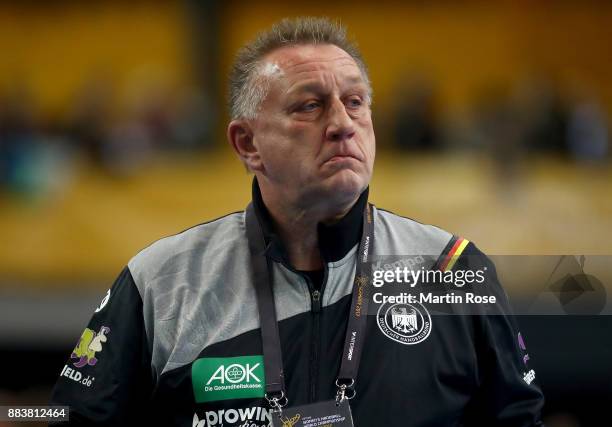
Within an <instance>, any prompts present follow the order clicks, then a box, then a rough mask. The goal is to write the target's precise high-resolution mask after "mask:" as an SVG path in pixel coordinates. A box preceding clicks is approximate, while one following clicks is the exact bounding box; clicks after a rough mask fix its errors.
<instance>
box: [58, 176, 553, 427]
mask: <svg viewBox="0 0 612 427" xmlns="http://www.w3.org/2000/svg"><path fill="white" fill-rule="evenodd" d="M365 203H367V190H366V191H365V192H364V194H362V196H361V197H360V199H359V201H358V202H357V203H356V205H355V206H354V207H353V209H352V210H351V211H350V212H349V213H348V214H347V215H346V217H344V218H343V219H342V220H341V221H340V222H339V223H337V224H335V225H333V226H324V225H320V226H319V241H320V246H321V254H322V256H323V258H324V260H325V268H324V277H323V283H322V286H321V289H320V290H317V289H315V287H314V286H313V283H312V282H311V279H310V277H309V276H308V275H307V274H304V273H302V272H298V271H295V270H294V269H293V268H292V267H291V265H290V264H289V263H288V261H287V259H286V256H285V252H284V250H283V246H282V244H281V242H280V239H279V238H278V236H277V235H276V234H275V233H274V230H273V227H272V224H271V221H270V219H269V217H268V214H267V210H266V208H265V206H264V204H263V202H262V200H261V195H260V194H259V190H258V188H257V186H256V185H254V192H253V204H254V206H255V211H256V212H257V215H258V217H259V219H260V222H261V223H262V228H263V231H264V235H265V236H266V240H267V243H268V250H267V256H269V257H270V258H271V259H272V260H273V262H272V266H273V267H272V268H273V273H272V274H273V275H272V277H273V291H274V299H275V303H276V311H277V319H278V322H279V330H280V338H281V347H282V354H283V364H284V372H285V383H286V388H287V394H288V399H289V402H290V405H301V404H304V403H308V402H314V401H319V400H328V399H333V398H334V397H335V392H336V388H335V385H334V381H335V379H336V376H337V375H338V370H339V366H340V359H341V352H342V346H343V344H344V337H345V331H346V324H347V317H348V311H349V309H350V304H351V292H352V287H353V279H354V275H355V262H356V252H357V244H358V242H359V237H360V233H361V222H362V217H361V213H362V212H363V208H364V206H365ZM373 215H374V224H375V229H374V233H375V245H374V254H375V256H378V257H384V256H391V255H393V256H397V255H401V256H417V257H418V259H422V260H428V259H431V260H432V261H431V262H427V261H426V262H425V263H424V264H423V265H421V266H419V267H422V266H424V265H425V264H427V265H426V267H427V268H429V269H435V268H440V266H441V263H443V262H445V261H444V260H446V262H448V261H449V257H448V255H449V253H450V252H451V251H453V250H455V249H456V248H457V246H458V238H457V237H455V236H453V235H451V234H449V233H447V232H446V231H443V230H441V229H439V228H437V227H434V226H430V225H423V224H420V223H418V222H415V221H413V220H411V219H407V218H403V217H400V216H397V215H395V214H392V213H390V212H387V211H384V210H382V209H377V208H374V209H373ZM465 242H467V241H465ZM463 246H464V247H463V248H462V253H461V254H460V255H459V256H457V257H455V258H456V259H453V264H454V265H453V267H452V268H453V269H461V268H464V269H465V268H471V269H474V268H482V267H487V268H488V270H489V273H490V274H488V275H487V283H486V286H487V288H488V291H489V293H494V294H495V295H497V296H498V303H497V304H495V305H494V306H493V308H483V309H482V310H483V311H482V312H481V313H463V314H461V313H459V311H460V309H457V310H455V309H453V308H451V312H452V314H449V311H447V312H446V313H442V312H444V310H441V311H440V310H439V307H438V308H436V307H433V305H432V306H429V304H428V303H427V302H425V303H423V304H422V305H416V304H413V305H412V306H410V307H416V311H419V313H418V314H419V315H420V316H419V317H418V319H417V320H415V321H414V322H406V321H405V320H406V319H408V317H406V316H404V317H403V318H401V317H398V318H397V319H400V321H399V323H398V322H396V321H391V317H390V316H392V315H393V314H404V315H406V314H407V313H409V310H408V309H405V310H404V309H402V308H401V306H398V307H399V310H395V311H393V307H385V308H381V307H378V308H377V306H376V304H374V303H373V302H370V307H371V310H369V313H370V314H372V315H371V316H369V317H368V326H367V338H366V343H365V348H364V350H363V354H362V359H361V364H360V368H359V375H358V378H357V382H356V392H357V394H356V397H355V398H354V399H353V400H351V402H350V405H351V408H352V412H353V418H354V421H355V425H356V426H357V427H370V426H398V427H399V426H402V427H404V426H462V425H466V426H472V425H474V426H479V425H488V426H515V427H519V426H533V425H540V423H539V415H540V410H541V408H542V405H543V396H542V393H541V391H540V389H539V388H538V386H537V385H536V383H535V381H533V370H530V369H529V368H528V366H527V365H526V362H524V360H525V361H526V360H527V358H525V353H524V341H522V338H521V337H520V334H519V331H518V329H517V327H516V324H515V321H514V319H513V317H512V316H511V315H510V313H509V306H508V302H507V299H506V296H505V294H504V292H503V290H502V289H501V287H500V285H499V283H498V282H497V279H496V277H495V269H494V266H493V265H492V264H491V263H490V261H489V260H488V259H487V258H486V257H485V256H484V255H483V254H482V253H481V252H480V251H479V250H478V249H477V248H476V247H475V246H474V245H473V244H472V243H468V244H467V245H466V243H463ZM249 256H250V255H249V250H248V245H247V238H246V233H245V215H244V212H237V213H233V214H230V215H227V216H224V217H222V218H219V219H217V220H214V221H212V222H208V223H205V224H201V225H198V226H195V227H193V228H190V229H188V230H186V231H184V232H182V233H180V234H177V235H175V236H171V237H167V238H164V239H161V240H159V241H157V242H156V243H154V244H152V245H151V246H149V247H147V248H146V249H144V250H142V251H141V252H140V253H139V254H137V255H136V256H135V257H134V258H132V260H130V262H129V263H128V266H127V267H126V268H125V269H124V270H123V271H122V272H121V274H120V275H119V277H118V279H117V280H116V282H115V283H114V284H113V286H112V288H111V289H110V291H109V293H108V294H107V296H106V297H105V298H104V300H103V301H102V303H101V304H100V307H98V309H97V310H96V312H95V313H94V315H93V317H92V319H91V321H90V322H89V324H88V326H87V328H86V329H85V331H84V332H83V335H82V336H81V338H80V339H79V342H78V343H77V345H76V347H75V349H74V350H73V352H72V354H71V355H70V358H69V359H68V361H67V362H66V365H65V366H64V368H63V370H62V372H61V375H60V377H59V380H58V382H57V384H56V386H55V388H54V390H53V394H52V399H51V403H52V404H62V405H69V406H70V407H71V413H70V417H71V421H70V424H71V425H112V426H120V425H165V426H181V427H212V426H245V427H259V426H267V425H269V424H268V423H269V420H270V416H271V414H270V411H269V408H268V406H267V404H266V401H265V399H264V397H263V396H264V390H265V387H264V384H263V382H264V365H263V358H262V344H261V337H260V329H259V312H258V308H257V303H256V298H255V291H254V287H253V283H252V279H251V272H250V262H249ZM421 256H422V257H421ZM427 256H429V258H428V257H427ZM380 259H384V258H380ZM468 260H470V261H469V262H468ZM474 260H475V261H474ZM475 263H476V264H478V263H480V265H474V264H475ZM468 264H470V265H468ZM455 293H457V292H455ZM379 305H380V304H379ZM383 305H384V304H383ZM410 307H408V308H410ZM483 307H486V305H485V306H483ZM381 313H383V314H381ZM389 313H391V314H390V315H388V314H389ZM411 313H415V311H412V312H411ZM401 319H404V321H403V323H402V320H401ZM427 319H429V322H426V320H427ZM394 323H398V324H395V328H394ZM425 323H427V325H425ZM425 327H426V328H427V330H425V329H424V328H425ZM407 328H408V329H418V330H413V331H412V332H407V331H408V329H407Z"/></svg>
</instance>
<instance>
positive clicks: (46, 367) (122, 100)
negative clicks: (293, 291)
mask: <svg viewBox="0 0 612 427" xmlns="http://www.w3.org/2000/svg"><path fill="white" fill-rule="evenodd" d="M296 15H318V16H320V15H325V16H328V17H331V18H335V19H340V20H341V21H342V22H343V23H344V24H346V25H347V26H348V28H349V32H350V34H351V36H352V38H354V39H356V40H357V42H358V44H359V46H360V48H361V49H362V51H363V54H364V56H365V58H366V61H367V62H368V64H369V67H370V73H371V79H372V82H373V87H374V105H373V110H374V120H375V127H376V135H377V144H378V157H377V163H376V167H375V175H374V179H373V182H372V186H371V200H372V201H373V202H374V203H375V204H377V205H379V206H382V207H385V208H386V209H389V210H392V211H395V212H396V213H398V214H401V215H405V216H409V217H411V218H414V219H417V220H419V221H421V222H426V223H432V224H435V225H438V226H440V227H442V228H445V229H447V230H449V231H452V232H454V233H456V234H460V235H462V236H465V237H467V238H469V239H470V240H472V241H475V242H476V243H477V244H478V245H479V247H480V248H481V249H482V250H483V251H485V252H486V253H489V254H500V255H509V254H532V255H537V254H581V255H584V254H587V255H588V254H590V255H604V254H612V243H611V242H612V168H611V162H610V159H611V156H610V151H611V147H610V123H612V85H611V84H610V79H611V76H612V55H610V48H609V46H610V44H611V43H612V4H611V3H607V2H596V1H586V2H584V1H577V0H576V1H561V2H552V1H535V0H533V1H529V0H523V1H512V2H511V1H498V2H478V1H457V2H449V1H442V0H439V1H431V2H420V1H408V2H404V3H399V2H391V1H384V0H383V1H378V2H372V3H370V4H368V3H365V2H363V3H361V2H349V1H338V2H334V3H333V5H327V4H325V3H324V2H322V1H311V2H308V4H299V3H295V4H292V2H275V1H261V2H257V3H255V2H239V1H225V2H220V1H212V0H203V1H187V0H184V1H161V0H160V1H155V0H146V1H145V0H137V1H131V2H119V1H110V0H109V1H104V2H102V1H90V2H77V1H72V0H60V1H54V2H38V1H33V0H27V1H19V2H17V1H14V2H11V1H1V2H0V243H1V244H0V354H1V357H0V366H2V367H1V368H0V404H28V403H29V404H36V403H44V402H46V401H47V398H48V394H49V390H50V387H51V386H52V384H53V383H54V381H55V379H56V378H57V375H58V374H59V372H60V370H61V368H62V366H63V362H64V360H65V359H66V358H67V357H68V356H69V352H70V350H71V349H72V347H73V346H74V344H75V342H76V341H77V339H78V337H79V336H80V333H81V331H82V329H83V327H84V326H85V324H86V322H87V321H88V319H89V318H90V316H91V315H92V313H93V309H94V308H95V307H96V306H97V304H98V303H99V301H100V300H101V298H102V297H103V296H104V294H105V292H106V289H107V288H108V287H109V286H110V284H111V283H112V281H113V280H114V278H115V276H116V275H117V274H118V273H119V272H120V271H121V269H122V267H123V266H124V265H125V264H126V263H127V261H128V260H129V259H130V257H131V256H133V255H134V254H135V253H136V252H138V251H139V250H140V249H141V248H143V247H145V246H147V245H148V244H150V243H151V242H152V241H154V240H156V239H158V238H160V237H163V236H166V235H169V234H174V233H176V232H178V231H180V230H182V229H185V228H187V227H190V226H192V225H194V224H197V223H201V222H204V221H207V220H210V219H212V218H215V217H218V216H221V215H223V214H225V213H227V212H232V211H236V210H242V209H243V208H244V207H245V206H246V204H247V203H248V201H249V199H250V191H249V189H250V181H251V177H250V176H248V175H247V174H246V173H245V172H244V169H243V168H242V166H241V164H240V163H239V161H238V160H237V159H236V158H235V157H234V155H233V154H232V153H231V152H230V150H229V146H228V144H227V142H226V140H225V126H226V124H227V108H226V97H225V94H226V89H225V88H226V83H227V75H228V70H229V67H230V63H231V61H232V58H233V56H234V54H235V53H236V51H237V49H238V48H239V47H240V46H241V45H242V44H243V43H244V42H246V41H247V40H249V39H251V38H252V37H253V36H254V35H255V34H256V33H257V32H258V31H259V30H261V29H264V28H266V27H268V26H269V25H270V24H272V23H273V22H275V21H276V20H278V19H280V18H282V17H285V16H296ZM511 291H512V289H509V292H510V293H511ZM610 317H612V316H581V317H580V318H579V319H577V318H571V317H568V316H565V317H564V318H556V317H554V316H547V317H545V318H538V317H530V316H520V319H519V322H520V324H521V328H522V329H523V332H524V333H523V335H524V336H525V337H526V341H527V345H528V347H529V349H530V353H531V355H532V360H533V363H534V365H535V368H536V372H537V373H538V380H539V381H540V383H541V384H542V386H543V388H544V391H545V393H546V396H547V398H548V402H547V407H546V415H547V420H548V424H549V425H551V426H587V425H596V421H595V420H597V419H598V417H599V416H603V415H605V414H609V412H608V409H607V408H606V407H605V405H606V404H609V403H612V368H610V363H609V361H610V360H612V344H611V342H612V339H611V338H610V337H611V334H612V329H611V328H612V322H610ZM569 343H572V344H571V345H569Z"/></svg>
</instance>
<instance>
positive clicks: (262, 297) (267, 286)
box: [246, 203, 285, 399]
mask: <svg viewBox="0 0 612 427" xmlns="http://www.w3.org/2000/svg"><path fill="white" fill-rule="evenodd" d="M246 232H247V238H248V241H249V252H250V253H251V268H252V269H253V281H254V283H255V294H256V296H257V304H258V306H259V322H260V324H261V339H262V344H263V356H264V371H265V376H266V398H268V397H270V398H275V397H276V398H278V399H282V398H283V397H285V375H284V373H283V356H282V351H281V345H280V337H279V333H278V323H277V321H276V309H275V307H274V296H273V293H272V281H271V280H270V279H271V277H270V276H271V271H272V270H271V268H270V267H271V266H270V261H269V260H268V257H266V254H265V251H266V242H265V240H264V236H263V233H262V231H261V226H260V224H259V221H258V219H257V215H255V209H254V207H253V204H252V203H251V204H249V206H248V207H247V209H246Z"/></svg>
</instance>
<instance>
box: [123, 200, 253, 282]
mask: <svg viewBox="0 0 612 427" xmlns="http://www.w3.org/2000/svg"><path fill="white" fill-rule="evenodd" d="M244 236H245V226H244V211H240V212H233V213H230V214H227V215H225V216H222V217H220V218H216V219H214V220H211V221H208V222H205V223H202V224H198V225H195V226H193V227H190V228H188V229H186V230H184V231H182V232H180V233H177V234H174V235H172V236H167V237H164V238H161V239H159V240H157V241H155V242H153V243H152V244H151V245H149V246H147V247H146V248H144V249H142V250H141V251H140V252H138V253H137V254H136V255H135V256H134V257H133V258H132V259H131V260H130V261H129V262H128V267H129V270H130V272H131V273H132V276H133V278H134V281H135V283H136V285H137V287H138V288H139V290H140V291H141V293H142V291H143V287H144V286H145V285H146V284H147V283H149V282H151V281H153V280H155V279H156V278H158V277H160V276H165V275H173V274H176V273H178V272H180V271H181V270H184V269H185V267H186V266H187V265H191V266H193V265H195V264H197V263H200V264H201V263H203V262H207V261H204V258H209V257H215V256H223V255H222V254H226V253H227V252H228V250H230V248H231V247H232V246H234V245H235V244H237V243H239V242H240V241H241V240H242V239H244V238H245V237H244ZM208 262H212V260H210V261H208Z"/></svg>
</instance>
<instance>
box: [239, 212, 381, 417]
mask: <svg viewBox="0 0 612 427" xmlns="http://www.w3.org/2000/svg"><path fill="white" fill-rule="evenodd" d="M246 232H247V238H248V241H249V252H250V254H251V267H252V271H253V281H254V282H255V295H256V297H257V305H258V308H259V318H260V324H261V338H262V344H263V357H264V367H265V369H264V370H265V378H266V395H265V397H266V400H267V401H268V403H269V404H270V406H271V407H272V408H273V409H274V410H277V411H280V410H281V408H282V407H283V406H285V405H287V403H288V401H287V396H286V394H285V378H284V373H283V358H282V351H281V346H280V337H279V332H278V323H277V319H276V310H275V307H274V296H273V293H272V281H271V280H270V279H271V273H272V268H271V267H272V265H271V261H270V260H269V258H268V257H266V255H265V251H266V243H265V240H264V236H263V232H262V229H261V225H260V224H259V221H258V219H257V216H256V214H255V209H254V207H253V204H252V203H251V204H249V206H248V207H247V209H246ZM373 247H374V227H373V218H372V207H371V205H370V204H369V203H366V206H365V209H364V213H363V231H362V235H361V241H360V243H359V248H358V250H357V264H356V267H355V281H354V284H353V297H352V301H351V310H350V312H349V319H348V325H347V329H346V337H345V339H344V347H343V352H342V361H341V364H340V372H339V374H338V378H337V379H336V386H337V387H338V393H337V395H336V400H337V401H338V402H341V401H343V400H344V399H352V398H353V397H354V396H355V389H354V385H355V379H356V378H357V371H358V369H359V361H360V360H361V352H362V350H363V345H364V341H365V330H366V323H367V314H368V300H369V295H368V285H369V279H370V277H371V263H368V261H369V260H370V253H372V251H373ZM347 390H348V391H349V392H350V393H349V394H348V395H347V393H346V392H347Z"/></svg>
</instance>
